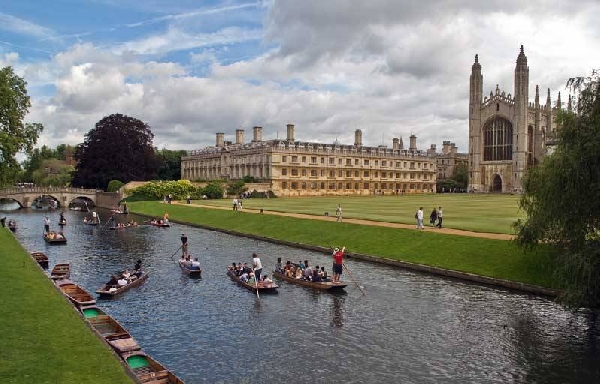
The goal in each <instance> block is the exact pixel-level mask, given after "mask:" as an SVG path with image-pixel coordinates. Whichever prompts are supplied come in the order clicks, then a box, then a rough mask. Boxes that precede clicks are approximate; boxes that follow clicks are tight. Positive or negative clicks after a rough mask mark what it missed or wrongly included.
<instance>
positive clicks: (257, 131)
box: [252, 127, 262, 142]
mask: <svg viewBox="0 0 600 384" xmlns="http://www.w3.org/2000/svg"><path fill="white" fill-rule="evenodd" d="M252 129H253V130H254V139H253V140H252V141H253V142H259V141H262V127H254V128H252Z"/></svg>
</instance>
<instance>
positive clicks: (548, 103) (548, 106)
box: [546, 88, 552, 108]
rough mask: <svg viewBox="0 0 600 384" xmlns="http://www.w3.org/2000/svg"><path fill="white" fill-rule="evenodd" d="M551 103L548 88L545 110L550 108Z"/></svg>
mask: <svg viewBox="0 0 600 384" xmlns="http://www.w3.org/2000/svg"><path fill="white" fill-rule="evenodd" d="M551 105H552V102H551V101H550V88H548V97H546V108H550V106H551Z"/></svg>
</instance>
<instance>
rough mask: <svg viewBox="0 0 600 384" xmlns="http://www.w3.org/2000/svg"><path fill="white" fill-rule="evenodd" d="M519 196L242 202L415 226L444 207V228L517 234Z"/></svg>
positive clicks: (225, 202)
mask: <svg viewBox="0 0 600 384" xmlns="http://www.w3.org/2000/svg"><path fill="white" fill-rule="evenodd" d="M231 200H232V199H222V200H203V201H201V202H200V201H198V203H201V204H209V205H215V206H227V207H231ZM518 200H519V196H512V195H502V194H467V193H446V194H415V195H405V196H336V197H333V196H325V197H302V198H293V199H286V198H277V199H247V200H243V202H244V208H255V209H260V208H263V209H266V210H270V211H279V212H294V213H305V214H310V215H317V216H322V215H323V214H324V212H329V214H330V215H334V214H335V208H336V207H337V205H338V204H341V206H342V210H343V213H344V217H347V218H354V219H367V220H373V221H385V222H388V223H402V224H414V222H415V219H414V217H415V212H416V211H417V209H418V208H419V207H423V211H424V213H425V222H427V223H428V222H429V214H430V213H431V211H432V210H433V208H434V207H435V208H437V207H439V206H442V207H443V212H444V226H445V227H447V228H456V229H464V230H468V231H475V232H491V233H508V234H512V233H514V230H513V229H512V224H513V223H514V222H515V221H516V220H517V219H519V218H524V217H525V216H524V213H523V212H520V211H519V208H518Z"/></svg>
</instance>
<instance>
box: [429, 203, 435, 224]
mask: <svg viewBox="0 0 600 384" xmlns="http://www.w3.org/2000/svg"><path fill="white" fill-rule="evenodd" d="M436 220H437V209H436V208H435V207H433V211H431V214H430V215H429V225H430V226H432V227H433V226H434V225H435V221H436Z"/></svg>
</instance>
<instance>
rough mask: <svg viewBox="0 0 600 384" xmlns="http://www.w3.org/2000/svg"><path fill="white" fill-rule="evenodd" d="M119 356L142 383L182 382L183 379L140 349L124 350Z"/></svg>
mask: <svg viewBox="0 0 600 384" xmlns="http://www.w3.org/2000/svg"><path fill="white" fill-rule="evenodd" d="M121 358H122V359H123V360H124V361H125V362H126V363H127V365H128V366H129V368H131V370H132V371H133V373H134V374H135V376H136V377H137V378H138V379H139V380H140V381H141V382H142V383H147V384H183V380H181V379H180V378H178V377H177V376H175V375H174V374H173V373H172V372H171V371H169V370H167V369H166V368H165V367H164V366H163V365H162V364H160V363H159V362H158V361H156V360H154V359H153V358H151V357H150V356H148V355H147V354H146V353H144V352H142V351H132V352H125V353H123V354H121Z"/></svg>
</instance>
